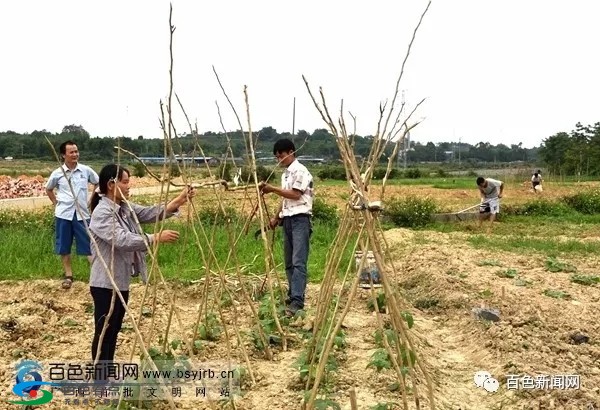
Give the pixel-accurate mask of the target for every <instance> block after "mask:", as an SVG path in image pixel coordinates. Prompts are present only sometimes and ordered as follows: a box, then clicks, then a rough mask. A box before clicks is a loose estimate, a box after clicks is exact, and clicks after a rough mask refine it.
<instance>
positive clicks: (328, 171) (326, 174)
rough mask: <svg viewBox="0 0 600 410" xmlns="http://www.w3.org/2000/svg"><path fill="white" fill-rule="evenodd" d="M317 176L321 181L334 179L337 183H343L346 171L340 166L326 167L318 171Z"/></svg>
mask: <svg viewBox="0 0 600 410" xmlns="http://www.w3.org/2000/svg"><path fill="white" fill-rule="evenodd" d="M317 176H318V177H319V178H321V179H322V180H326V179H335V180H338V181H345V180H346V169H345V168H344V167H340V166H327V167H323V168H322V169H320V170H319V173H318V174H317Z"/></svg>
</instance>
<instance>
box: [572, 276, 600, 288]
mask: <svg viewBox="0 0 600 410" xmlns="http://www.w3.org/2000/svg"><path fill="white" fill-rule="evenodd" d="M571 282H573V283H578V284H580V285H584V286H594V285H595V284H598V283H600V276H598V275H578V274H575V275H571Z"/></svg>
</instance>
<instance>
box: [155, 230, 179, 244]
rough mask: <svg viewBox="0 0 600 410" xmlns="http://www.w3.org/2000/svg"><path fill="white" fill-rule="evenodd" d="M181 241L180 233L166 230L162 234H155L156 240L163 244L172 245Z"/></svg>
mask: <svg viewBox="0 0 600 410" xmlns="http://www.w3.org/2000/svg"><path fill="white" fill-rule="evenodd" d="M177 239H179V232H177V231H172V230H170V229H165V230H164V231H162V232H160V233H155V234H154V240H155V241H157V242H162V243H172V242H175V241H177Z"/></svg>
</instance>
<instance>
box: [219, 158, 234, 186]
mask: <svg viewBox="0 0 600 410" xmlns="http://www.w3.org/2000/svg"><path fill="white" fill-rule="evenodd" d="M217 178H219V179H224V180H225V181H227V182H231V164H230V163H228V162H226V163H224V164H221V165H219V169H218V171H217Z"/></svg>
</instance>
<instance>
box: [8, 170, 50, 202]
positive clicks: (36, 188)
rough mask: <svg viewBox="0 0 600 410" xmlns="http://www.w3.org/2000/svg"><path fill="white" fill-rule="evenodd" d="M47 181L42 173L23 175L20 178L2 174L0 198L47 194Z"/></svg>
mask: <svg viewBox="0 0 600 410" xmlns="http://www.w3.org/2000/svg"><path fill="white" fill-rule="evenodd" d="M45 182H46V180H45V179H44V177H42V176H41V175H37V176H35V177H28V176H26V175H21V176H20V177H18V178H11V177H9V176H6V175H0V199H13V198H27V197H33V196H43V195H45V194H46V188H45V187H44V184H45Z"/></svg>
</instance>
